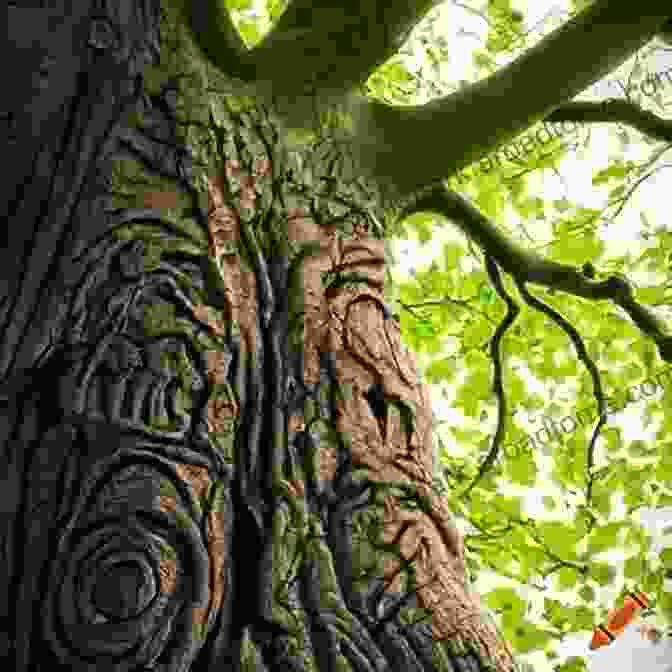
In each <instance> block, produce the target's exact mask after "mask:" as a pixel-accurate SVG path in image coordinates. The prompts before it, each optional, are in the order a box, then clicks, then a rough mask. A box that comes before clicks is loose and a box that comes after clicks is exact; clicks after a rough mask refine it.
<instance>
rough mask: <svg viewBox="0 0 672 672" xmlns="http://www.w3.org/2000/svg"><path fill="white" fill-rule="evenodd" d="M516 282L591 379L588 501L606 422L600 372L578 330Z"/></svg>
mask: <svg viewBox="0 0 672 672" xmlns="http://www.w3.org/2000/svg"><path fill="white" fill-rule="evenodd" d="M516 284H517V286H518V291H519V292H520V293H521V295H522V297H523V299H524V300H525V303H527V304H528V305H529V306H531V307H532V308H536V309H537V310H538V311H540V312H542V313H544V314H545V315H547V316H548V317H550V318H551V319H552V320H553V322H555V323H556V324H557V325H558V326H559V327H560V328H561V329H562V330H563V331H564V332H565V333H566V334H567V335H568V336H569V337H570V338H571V339H572V343H573V344H574V348H575V349H576V354H577V355H578V356H579V359H580V360H581V361H582V362H583V363H584V364H585V365H586V368H587V369H588V372H589V373H590V377H591V379H592V381H593V392H594V394H595V399H596V400H597V409H598V412H599V419H598V422H597V425H595V429H594V430H593V436H592V438H591V440H590V446H589V447H588V456H587V460H586V462H587V464H586V467H587V481H588V485H587V488H586V503H587V504H588V503H590V498H591V494H592V488H593V481H594V480H595V477H594V474H593V465H594V463H595V461H594V456H595V442H596V441H597V437H598V434H599V433H600V430H601V429H602V426H603V425H604V424H605V423H606V422H607V407H606V404H605V401H604V392H603V391H602V381H601V380H600V374H599V372H598V370H597V367H596V366H595V363H594V362H593V360H592V359H591V358H590V355H589V354H588V351H587V350H586V346H585V344H584V342H583V339H582V338H581V336H580V335H579V332H578V331H577V330H576V329H575V328H574V326H573V325H572V324H570V323H569V322H568V321H567V320H566V319H565V318H564V317H563V316H562V315H561V314H560V313H558V312H557V311H556V310H554V309H553V308H551V307H550V306H549V305H547V304H546V303H544V302H543V301H540V300H539V299H537V298H536V297H535V296H532V295H531V294H530V293H529V292H528V291H527V287H525V285H524V284H523V283H522V282H520V281H519V280H517V279H516Z"/></svg>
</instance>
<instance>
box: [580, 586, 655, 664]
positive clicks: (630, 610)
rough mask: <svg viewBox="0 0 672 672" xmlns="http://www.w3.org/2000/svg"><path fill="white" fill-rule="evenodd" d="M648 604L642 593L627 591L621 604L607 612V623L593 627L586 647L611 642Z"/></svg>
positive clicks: (595, 646) (594, 646)
mask: <svg viewBox="0 0 672 672" xmlns="http://www.w3.org/2000/svg"><path fill="white" fill-rule="evenodd" d="M648 606H649V598H648V597H647V596H646V595H645V594H644V593H628V594H627V595H626V596H625V600H624V602H623V606H622V607H619V608H618V609H613V610H612V611H610V612H609V615H608V616H607V623H606V624H605V625H603V624H600V625H598V626H597V627H596V628H595V630H594V632H593V638H592V639H591V641H590V646H589V647H588V648H589V649H590V650H591V651H593V650H595V649H599V648H600V647H602V646H607V644H611V643H612V642H613V641H614V640H615V639H616V637H618V636H619V635H620V634H622V632H623V630H625V626H626V625H628V623H632V621H634V620H635V618H636V617H637V614H638V613H639V612H640V611H641V610H642V609H646V608H647V607H648Z"/></svg>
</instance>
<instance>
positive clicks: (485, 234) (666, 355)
mask: <svg viewBox="0 0 672 672" xmlns="http://www.w3.org/2000/svg"><path fill="white" fill-rule="evenodd" d="M414 212H436V213H438V214H440V215H443V216H444V217H446V218H447V219H449V220H450V221H452V222H453V223H454V224H455V225H456V226H458V227H459V229H460V230H461V231H462V232H463V233H464V234H465V235H466V236H467V237H468V238H470V239H471V240H473V241H474V242H475V243H476V244H477V245H478V246H479V247H480V248H481V250H483V252H484V253H485V254H486V255H488V256H491V257H492V258H493V259H494V260H495V261H496V262H497V265H498V266H499V267H500V268H501V269H503V270H504V271H506V272H507V273H508V274H509V275H511V277H513V278H514V280H515V281H516V282H517V283H519V284H525V283H528V282H529V283H532V284H536V285H542V286H544V287H549V288H552V289H555V290H557V291H561V292H565V293H567V294H573V295H574V296H581V297H583V298H585V299H590V300H592V301H595V300H607V299H609V300H611V301H613V302H614V303H615V304H616V305H617V306H620V307H621V308H622V309H623V310H624V311H625V312H626V313H627V314H628V315H629V316H630V318H631V319H632V321H633V322H634V323H635V324H636V325H637V327H638V328H639V329H640V330H641V331H642V332H644V334H645V335H646V336H648V337H649V338H651V339H652V340H653V341H654V342H655V343H656V346H657V347H658V352H659V354H660V356H661V358H662V359H663V360H664V361H666V362H672V336H671V335H670V334H669V333H668V332H667V329H666V327H665V325H664V324H663V323H662V322H661V321H660V320H659V319H658V318H657V317H656V316H655V315H654V314H653V312H652V311H650V310H649V309H648V308H646V307H644V306H642V305H640V304H638V303H637V302H636V301H635V300H634V297H633V290H632V287H631V286H630V284H629V283H628V282H627V280H626V279H624V278H623V277H621V276H616V275H612V276H610V277H608V278H607V279H606V280H601V281H597V280H591V279H590V278H588V277H586V276H585V275H584V274H583V273H581V270H580V269H578V268H576V267H574V266H569V265H568V264H561V263H558V262H556V261H551V260H549V259H545V258H544V257H542V256H540V255H538V254H536V253H534V252H528V251H525V250H523V249H522V248H521V247H520V246H519V245H517V244H516V243H514V242H513V241H511V240H509V239H508V238H507V237H506V236H504V235H503V234H502V233H501V231H499V229H497V227H495V225H494V224H493V223H492V222H491V221H490V220H489V219H487V217H485V216H484V215H483V214H482V213H481V212H479V210H477V209H476V208H475V207H474V206H473V205H472V204H471V203H470V202H469V201H467V200H466V199H465V198H464V197H463V196H461V195H460V194H458V193H456V192H454V191H451V190H450V189H448V187H447V186H446V185H445V184H444V183H443V182H437V183H434V184H433V185H431V186H429V187H426V188H424V189H422V190H420V191H419V192H418V193H417V194H415V195H414V196H413V197H412V198H410V199H408V200H407V202H406V204H405V205H404V206H403V207H402V208H401V212H400V215H399V217H400V218H402V219H403V218H404V217H407V216H408V215H411V214H413V213H414Z"/></svg>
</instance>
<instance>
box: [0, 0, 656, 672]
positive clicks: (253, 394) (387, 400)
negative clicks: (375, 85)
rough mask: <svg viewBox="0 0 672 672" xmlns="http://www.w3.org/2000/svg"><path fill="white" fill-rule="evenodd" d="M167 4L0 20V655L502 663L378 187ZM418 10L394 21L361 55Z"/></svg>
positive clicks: (182, 667)
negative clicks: (438, 451) (402, 315)
mask: <svg viewBox="0 0 672 672" xmlns="http://www.w3.org/2000/svg"><path fill="white" fill-rule="evenodd" d="M647 2H650V0H647ZM181 4H182V3H178V2H176V3H175V6H173V5H172V3H170V2H161V3H160V2H159V0H105V1H94V0H77V2H68V1H66V0H63V1H62V2H60V3H50V7H49V8H46V7H41V6H36V5H37V3H34V4H33V5H32V6H31V5H29V3H28V2H13V3H12V4H11V5H10V6H8V9H7V16H8V20H7V25H8V32H7V35H8V36H10V38H9V39H7V40H6V41H5V42H4V43H3V45H2V48H3V49H4V53H3V54H2V56H3V57H4V60H3V62H4V63H5V64H7V65H8V67H7V68H6V72H7V75H6V77H7V78H10V77H11V83H10V82H9V79H8V81H5V86H4V90H5V91H6V92H7V94H8V95H6V96H5V98H4V102H3V103H2V105H3V106H4V107H3V109H1V110H0V122H1V123H2V136H1V137H2V143H3V147H4V149H5V152H4V156H5V157H6V158H5V165H6V166H7V167H8V168H9V171H7V174H6V177H5V180H4V181H3V183H2V188H1V189H0V208H1V210H0V212H1V213H2V221H3V222H4V223H5V228H4V229H3V235H4V237H5V240H4V241H3V242H4V245H3V253H2V255H3V256H2V261H3V262H4V263H3V265H2V268H3V275H2V277H3V285H2V292H1V293H0V327H1V328H2V332H1V336H0V392H1V395H2V396H0V402H1V403H2V420H3V422H2V425H1V430H0V431H1V432H2V434H1V435H0V440H1V441H2V447H3V452H2V455H1V456H0V477H1V478H2V480H3V483H2V486H3V487H2V489H1V490H0V492H1V493H2V498H1V499H0V501H2V505H3V511H4V517H3V519H2V525H1V527H0V531H1V534H2V541H3V543H2V547H1V548H2V554H3V562H2V565H1V569H0V581H2V585H1V586H0V594H2V595H4V596H5V599H4V600H2V601H0V657H2V660H3V662H6V663H7V666H8V668H7V669H11V670H16V671H17V672H33V671H35V670H42V669H44V670H50V671H52V670H66V669H67V670H74V671H75V672H79V671H80V670H82V671H83V670H111V671H114V672H117V671H119V672H121V671H124V672H126V671H136V670H138V671H140V670H144V671H148V670H155V671H165V672H168V671H170V672H182V671H186V670H193V671H200V670H220V669H232V670H243V669H245V670H285V669H291V670H306V671H308V670H321V671H322V670H324V671H326V670H339V671H340V670H353V671H355V670H356V671H358V672H360V671H371V672H373V671H377V670H380V671H382V670H399V671H401V670H418V671H420V670H423V671H424V670H437V671H446V672H449V671H451V672H454V671H457V672H473V671H478V672H484V671H485V670H494V671H495V672H509V671H511V670H514V669H515V667H516V666H515V663H514V660H513V657H512V654H511V651H510V649H509V647H508V646H507V644H506V643H505V642H504V641H503V640H502V638H501V637H500V635H499V634H498V633H497V630H496V628H495V626H494V624H493V623H492V621H491V620H490V619H489V617H488V616H487V614H486V613H485V612H484V611H483V610H482V609H481V606H480V604H479V600H478V596H477V595H475V594H474V593H473V592H471V591H470V590H469V586H468V579H467V576H466V572H465V564H464V550H463V542H462V538H461V535H460V533H459V531H458V530H457V528H456V527H455V525H454V523H453V521H452V520H451V515H450V513H449V511H448V509H447V506H446V502H445V492H443V485H442V482H441V480H440V478H439V477H438V466H439V465H438V464H436V463H435V461H434V459H433V454H432V441H431V434H430V432H431V408H430V401H429V395H428V388H427V386H426V385H424V384H422V383H421V382H420V381H419V379H418V375H417V372H416V370H415V365H414V360H413V357H412V355H411V354H410V353H409V352H408V351H406V350H405V348H404V347H403V346H402V344H401V341H400V335H399V327H398V325H397V323H396V322H395V321H394V320H393V319H390V318H391V315H390V311H389V309H388V308H387V306H386V305H385V303H384V292H383V289H384V271H385V253H384V244H385V240H384V234H385V226H384V225H385V224H387V223H388V219H389V212H390V203H389V201H388V200H387V196H386V195H385V194H383V193H382V191H381V189H379V187H380V185H379V184H378V183H377V182H376V181H375V180H374V179H364V178H363V177H362V176H361V175H359V174H358V170H357V164H354V167H353V162H352V161H351V158H352V157H351V155H350V153H349V151H348V147H350V148H352V145H347V144H346V145H344V144H343V143H341V142H339V140H338V138H337V137H336V136H335V135H329V134H328V133H327V132H326V131H325V133H324V134H323V135H319V136H314V137H309V138H308V139H307V140H306V139H305V138H304V139H303V140H301V141H299V142H297V141H296V138H295V137H290V135H289V134H288V133H287V132H286V131H287V128H286V125H285V124H284V123H283V122H282V120H281V119H280V118H279V117H278V116H277V115H276V111H275V110H274V109H273V108H271V107H270V106H269V105H268V104H267V103H268V98H267V97H266V96H265V95H262V92H261V89H259V90H258V91H257V92H256V93H258V95H256V93H255V88H254V86H250V83H249V82H243V81H241V80H237V79H235V77H233V76H232V73H233V74H234V75H236V76H238V75H245V74H249V72H251V71H253V70H254V68H252V70H250V67H249V62H247V61H245V59H244V58H243V57H242V56H241V54H242V51H241V45H240V42H239V40H237V39H236V38H235V35H233V34H232V33H231V32H230V26H229V27H228V28H226V26H225V30H228V31H229V32H228V33H227V35H228V37H227V36H225V38H226V39H225V40H224V42H223V43H224V45H225V47H226V49H225V51H224V52H223V53H225V54H227V55H228V57H230V58H232V59H233V58H235V57H236V55H238V56H241V59H242V60H241V61H240V62H239V63H237V64H233V65H232V68H231V71H230V72H229V73H228V74H226V71H223V70H222V68H221V67H215V66H214V65H213V63H212V62H211V61H210V60H209V59H206V57H205V56H204V54H203V52H202V51H201V50H200V49H199V48H197V47H196V45H195V43H194V40H193V34H192V32H191V30H192V29H193V26H192V27H191V28H189V27H188V26H187V25H186V24H185V19H184V16H183V15H182V12H181V11H180V9H179V7H178V6H179V5H181ZM309 4H310V3H306V2H304V0H301V2H300V3H297V7H299V9H301V8H305V7H306V6H308V5H309ZM318 4H319V3H318ZM323 4H325V3H323ZM430 4H431V3H429V2H424V0H416V1H415V2H414V3H412V4H411V5H408V7H410V9H408V7H407V3H395V4H394V7H395V8H396V10H395V11H397V12H398V15H397V16H396V19H395V21H396V23H395V26H394V30H392V31H391V32H390V33H389V34H387V33H385V32H384V31H383V33H381V36H380V40H381V42H380V44H381V45H382V47H381V48H383V50H384V51H385V50H389V49H391V48H392V47H393V46H394V45H395V44H396V42H397V41H398V39H399V35H401V34H405V33H407V32H408V30H410V27H411V26H412V25H414V22H415V21H416V19H417V16H416V14H417V13H418V12H419V11H420V9H421V8H426V7H428V6H430ZM596 4H599V5H600V6H603V5H604V3H603V2H600V3H596ZM299 9H296V11H294V13H293V14H288V17H289V18H288V19H287V20H286V22H285V23H286V24H287V26H286V27H287V30H289V31H291V30H299V29H300V30H303V28H301V26H302V25H303V24H302V23H301V21H302V20H303V13H302V12H299ZM322 16H323V18H324V16H326V14H323V15H322ZM371 16H373V14H371ZM371 16H369V19H370V18H371ZM220 18H221V16H220ZM374 18H375V17H374ZM201 20H202V17H201ZM321 20H322V19H321ZM323 22H324V24H325V25H326V24H327V23H328V21H327V19H324V21H323ZM224 23H226V21H224ZM652 25H653V23H651V26H652ZM651 26H649V27H648V28H646V30H643V29H642V30H639V29H638V31H639V32H638V31H635V32H636V33H637V34H636V35H634V36H631V39H630V42H631V43H632V44H631V45H630V46H631V47H632V48H633V49H634V48H635V47H634V46H632V45H634V44H635V43H637V44H639V42H640V41H641V40H642V39H643V37H642V36H643V33H644V32H646V31H649V32H651V30H652V28H651ZM395 31H396V32H395ZM619 34H620V33H619ZM215 37H216V36H215ZM209 40H210V45H211V46H212V45H213V44H214V45H216V44H217V40H216V39H214V38H213V37H212V35H211V36H210V37H209ZM280 43H283V42H282V40H280ZM268 44H271V42H269V43H268ZM284 45H285V46H284V47H283V48H288V49H289V47H291V45H289V46H288V43H287V42H285V43H284ZM290 51H291V49H290ZM618 52H619V53H618V54H617V55H616V56H617V57H616V56H614V58H615V59H616V60H618V58H620V57H621V56H622V55H623V50H622V49H620V48H619V50H618ZM292 53H296V49H294V50H293V52H292ZM381 53H383V52H382V51H381V52H380V53H379V52H376V51H375V50H371V52H370V53H369V54H368V55H367V59H368V60H367V65H366V67H367V68H369V69H370V68H371V67H373V65H375V63H377V62H378V61H377V59H379V58H380V54H381ZM385 53H387V51H385ZM264 54H265V55H264V63H266V64H267V65H266V66H265V67H266V68H267V69H269V70H270V71H272V70H273V67H272V66H271V64H272V61H273V59H272V58H271V54H270V51H268V52H267V51H264ZM219 65H221V63H220V64H219ZM603 65H604V63H602V65H600V67H602V66H603ZM257 66H258V64H257V65H256V66H254V67H255V68H256V67H257ZM346 71H347V72H346ZM344 72H345V74H344V75H343V81H345V80H347V81H348V83H351V82H352V81H355V80H356V76H355V75H356V72H355V70H354V69H350V68H349V67H348V68H346V69H345V71H344ZM303 74H305V73H303ZM575 85H576V86H578V84H577V82H573V83H572V86H575ZM567 90H568V91H569V90H570V89H567ZM571 90H573V89H571ZM552 107H553V100H551V98H549V99H548V100H545V101H544V103H543V111H545V112H547V111H549V110H550V109H551V108H552ZM528 112H529V114H527V113H526V114H527V116H525V119H522V117H521V118H520V119H518V118H517V119H515V120H514V121H515V128H516V129H517V128H518V127H519V126H520V125H521V124H524V123H528V121H530V120H531V119H532V117H533V116H534V115H536V114H537V112H535V111H533V110H532V111H530V110H528ZM521 119H522V121H521ZM535 119H536V117H535ZM514 130H515V129H514V128H513V126H511V128H507V133H509V132H513V131H514ZM481 149H483V147H481V146H480V145H479V151H480V150H481ZM400 160H401V159H400ZM410 170H411V172H412V170H413V169H410ZM381 223H382V224H381Z"/></svg>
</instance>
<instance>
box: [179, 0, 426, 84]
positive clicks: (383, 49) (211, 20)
mask: <svg viewBox="0 0 672 672" xmlns="http://www.w3.org/2000/svg"><path fill="white" fill-rule="evenodd" d="M436 3H437V0H367V1H366V2H361V0H292V1H291V2H290V3H289V6H288V7H287V9H286V11H285V12H284V13H283V14H282V16H281V17H280V18H279V19H278V22H277V23H276V25H275V26H274V27H273V29H272V30H271V31H270V32H269V33H268V34H267V35H266V36H265V37H264V39H263V40H262V41H261V43H260V44H258V45H257V46H256V47H255V48H254V49H252V50H249V51H248V50H247V49H245V47H244V45H243V44H242V42H241V40H240V37H239V36H238V34H237V32H236V30H235V28H234V26H233V24H232V22H231V19H230V17H229V13H228V11H227V10H226V7H225V5H224V2H223V0H200V1H199V2H185V7H186V8H187V14H188V21H189V25H190V26H191V29H192V31H193V33H194V37H195V39H196V42H197V43H198V44H199V45H200V46H201V47H202V49H203V50H204V51H205V53H206V54H207V56H208V58H210V59H211V60H212V61H213V63H215V65H217V67H219V68H220V69H221V70H222V71H223V72H225V73H227V74H230V75H233V76H236V77H239V78H240V79H244V80H246V81H248V82H249V81H256V82H265V83H266V85H267V87H270V88H272V89H273V91H275V92H276V93H277V94H278V95H284V96H289V95H303V94H308V93H311V94H312V93H314V92H320V93H324V94H326V93H329V94H331V95H332V96H333V95H335V94H341V95H343V94H344V93H345V92H347V91H349V90H351V89H353V87H355V86H357V85H359V84H362V83H364V82H365V81H366V80H367V78H368V77H369V75H370V74H371V73H372V72H373V71H374V70H375V69H376V68H377V67H379V66H380V65H382V64H383V63H384V62H385V61H386V60H388V59H389V58H390V57H391V56H393V55H394V54H395V53H396V52H397V51H398V50H399V48H400V47H401V46H402V45H403V43H404V42H405V41H406V39H407V38H408V36H409V34H410V32H411V30H412V29H413V28H414V27H415V25H416V24H417V23H418V22H419V21H420V20H421V19H422V18H423V17H424V16H425V14H426V13H427V12H428V11H429V10H430V9H431V8H432V6H434V5H435V4H436ZM241 47H242V48H241Z"/></svg>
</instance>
